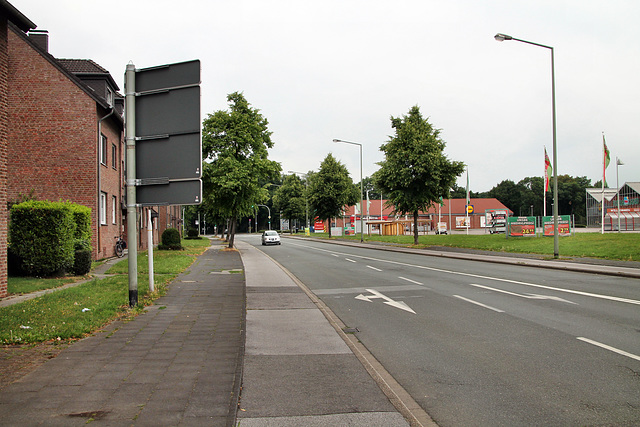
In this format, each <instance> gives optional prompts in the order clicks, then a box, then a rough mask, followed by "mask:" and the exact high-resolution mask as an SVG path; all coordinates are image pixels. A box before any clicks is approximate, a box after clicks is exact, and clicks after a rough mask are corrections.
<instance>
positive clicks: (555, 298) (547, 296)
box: [469, 283, 576, 304]
mask: <svg viewBox="0 0 640 427" xmlns="http://www.w3.org/2000/svg"><path fill="white" fill-rule="evenodd" d="M469 284H470V285H471V286H475V287H476V288H483V289H488V290H490V291H495V292H501V293H503V294H507V295H513V296H516V297H520V298H527V299H550V300H553V301H560V302H566V303H567V304H576V303H575V302H572V301H567V300H566V299H564V298H560V297H554V296H550V295H538V294H528V295H527V294H517V293H515V292H509V291H505V290H503V289H497V288H492V287H490V286H484V285H477V284H475V283H469Z"/></svg>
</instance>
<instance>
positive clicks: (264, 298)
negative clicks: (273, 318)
mask: <svg viewBox="0 0 640 427" xmlns="http://www.w3.org/2000/svg"><path fill="white" fill-rule="evenodd" d="M297 308H306V309H315V308H316V305H315V304H314V303H313V302H312V301H311V300H310V299H309V297H308V296H307V295H306V294H305V293H303V292H296V293H277V294H271V293H248V294H247V310H291V309H297Z"/></svg>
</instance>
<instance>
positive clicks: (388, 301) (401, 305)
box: [355, 289, 416, 314]
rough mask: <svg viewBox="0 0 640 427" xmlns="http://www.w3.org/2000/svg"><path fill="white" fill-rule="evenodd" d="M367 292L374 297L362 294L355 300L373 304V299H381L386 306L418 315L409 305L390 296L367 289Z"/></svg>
mask: <svg viewBox="0 0 640 427" xmlns="http://www.w3.org/2000/svg"><path fill="white" fill-rule="evenodd" d="M366 291H367V292H370V293H372V294H373V295H363V294H360V295H358V296H356V297H355V298H356V299H359V300H362V301H367V302H372V301H371V300H372V299H376V298H381V299H383V300H384V301H383V302H384V303H385V304H387V305H390V306H391V307H395V308H399V309H400V310H404V311H408V312H409V313H413V314H416V312H415V311H413V310H412V309H411V308H410V307H409V306H408V305H407V304H405V303H404V301H394V300H392V299H391V298H389V297H388V296H386V295H384V294H382V293H380V292H378V291H376V290H373V289H367V290H366Z"/></svg>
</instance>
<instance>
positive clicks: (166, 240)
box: [158, 228, 182, 250]
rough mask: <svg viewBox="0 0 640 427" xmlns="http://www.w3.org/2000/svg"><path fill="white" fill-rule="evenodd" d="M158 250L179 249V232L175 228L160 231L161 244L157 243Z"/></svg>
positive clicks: (180, 247) (180, 245) (180, 246)
mask: <svg viewBox="0 0 640 427" xmlns="http://www.w3.org/2000/svg"><path fill="white" fill-rule="evenodd" d="M158 249H160V250H181V249H182V243H181V241H180V232H179V231H178V229H177V228H167V229H166V230H164V231H163V232H162V244H161V245H158Z"/></svg>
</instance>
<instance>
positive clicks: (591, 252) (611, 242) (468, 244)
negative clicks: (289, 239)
mask: <svg viewBox="0 0 640 427" xmlns="http://www.w3.org/2000/svg"><path fill="white" fill-rule="evenodd" d="M313 237H321V238H328V234H326V233H318V234H313ZM340 239H349V240H355V241H360V235H359V234H358V235H355V236H344V237H340ZM364 240H365V242H375V241H379V242H387V243H395V244H399V245H403V246H412V247H414V246H413V236H378V235H371V236H367V235H365V236H364ZM418 242H419V245H418V246H417V247H421V248H427V247H433V246H436V247H437V246H448V247H459V248H472V249H482V250H488V251H496V252H517V253H533V254H540V255H546V256H549V257H553V238H552V237H511V238H508V239H507V238H506V237H505V235H504V234H480V235H477V234H470V235H466V234H451V235H435V234H427V235H421V236H419V238H418ZM559 252H560V257H592V258H603V259H612V260H624V261H640V234H638V233H605V234H600V233H575V235H573V236H563V237H560V238H559Z"/></svg>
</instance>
